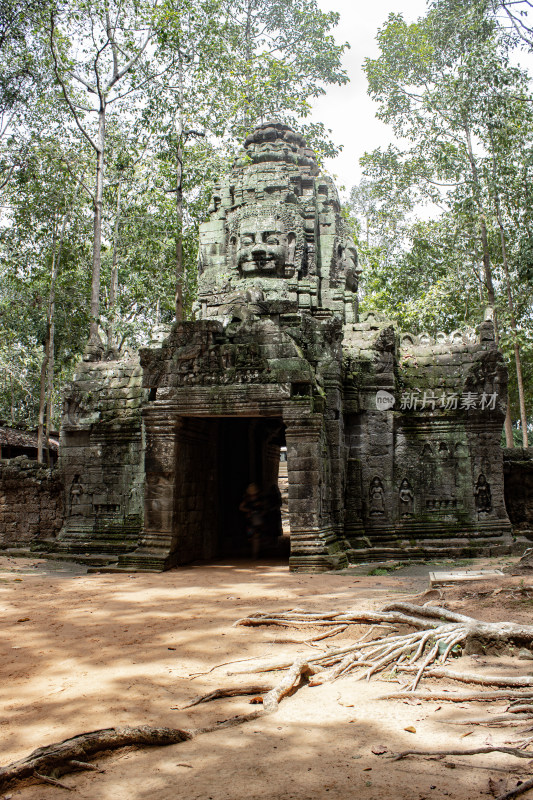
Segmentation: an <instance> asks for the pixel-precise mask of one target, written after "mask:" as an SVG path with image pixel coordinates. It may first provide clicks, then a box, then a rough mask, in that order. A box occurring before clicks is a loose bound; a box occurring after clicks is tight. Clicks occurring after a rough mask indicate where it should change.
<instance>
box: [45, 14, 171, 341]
mask: <svg viewBox="0 0 533 800" xmlns="http://www.w3.org/2000/svg"><path fill="white" fill-rule="evenodd" d="M156 2H157V0H154V3H153V5H148V6H146V5H145V4H142V3H134V2H129V3H122V2H119V1H117V2H113V1H112V0H79V2H78V3H77V4H76V6H75V7H73V6H72V4H70V5H69V7H68V9H67V10H65V12H63V13H60V12H55V11H53V10H52V12H51V14H50V50H51V53H52V58H53V64H54V73H55V76H56V79H57V82H58V84H59V85H60V87H61V90H62V93H63V97H64V99H65V102H66V104H67V106H68V109H69V111H70V113H71V114H72V117H73V120H74V122H75V124H76V126H77V127H78V129H79V131H80V133H81V135H82V136H83V138H84V139H85V140H86V141H87V143H88V144H89V146H90V147H91V148H92V150H93V151H94V154H95V182H94V190H93V191H92V193H91V197H92V203H93V207H94V235H93V260H92V280H91V324H90V341H91V343H92V344H93V345H96V346H100V345H101V342H100V336H99V330H98V328H99V317H100V270H101V263H102V212H103V198H104V166H105V151H106V121H107V120H106V117H107V112H108V109H109V107H110V106H112V105H114V104H117V106H118V107H120V106H121V105H122V112H123V113H125V111H124V105H125V103H127V106H128V108H131V106H132V105H133V103H134V102H135V101H136V100H137V101H138V100H139V93H140V92H141V91H142V89H143V87H144V86H145V85H146V83H147V82H149V81H150V80H152V79H153V78H154V75H155V72H154V70H153V69H152V67H151V59H150V58H149V57H148V55H147V47H148V44H149V42H150V41H151V39H152V36H153V27H152V25H153V13H154V10H155V6H156ZM80 41H81V42H83V43H84V44H83V46H82V47H79V42H80ZM82 90H85V93H87V94H88V95H89V99H92V100H93V101H94V102H93V104H92V105H91V106H87V105H85V102H86V101H85V98H84V99H83V100H82V99H81V97H82V95H81V91H82Z"/></svg>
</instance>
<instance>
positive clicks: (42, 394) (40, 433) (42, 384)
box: [37, 331, 49, 464]
mask: <svg viewBox="0 0 533 800" xmlns="http://www.w3.org/2000/svg"><path fill="white" fill-rule="evenodd" d="M48 341H49V340H48V331H47V332H46V340H45V343H44V358H43V363H42V364H41V377H40V381H39V424H38V427H37V461H38V462H39V464H42V463H43V441H44V406H45V402H46V372H47V368H48Z"/></svg>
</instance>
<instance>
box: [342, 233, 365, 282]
mask: <svg viewBox="0 0 533 800" xmlns="http://www.w3.org/2000/svg"><path fill="white" fill-rule="evenodd" d="M341 267H342V271H343V272H344V277H345V280H346V289H348V290H349V291H351V292H356V291H357V287H358V285H359V274H360V272H361V270H360V269H359V266H358V263H357V250H356V249H355V245H354V243H353V242H352V241H351V240H349V242H348V246H347V247H346V248H345V249H344V251H343V254H342V264H341Z"/></svg>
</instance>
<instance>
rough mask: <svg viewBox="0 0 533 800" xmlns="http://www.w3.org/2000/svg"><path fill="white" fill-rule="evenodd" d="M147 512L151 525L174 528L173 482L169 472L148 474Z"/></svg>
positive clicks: (161, 528) (165, 529)
mask: <svg viewBox="0 0 533 800" xmlns="http://www.w3.org/2000/svg"><path fill="white" fill-rule="evenodd" d="M146 504H147V505H146V512H147V517H148V523H149V526H150V527H152V528H159V530H163V531H168V530H171V529H172V483H171V476H170V475H169V474H167V473H161V474H159V475H157V474H153V473H151V474H148V475H147V476H146Z"/></svg>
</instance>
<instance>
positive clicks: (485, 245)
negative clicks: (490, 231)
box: [463, 117, 497, 327]
mask: <svg viewBox="0 0 533 800" xmlns="http://www.w3.org/2000/svg"><path fill="white" fill-rule="evenodd" d="M463 125H464V132H465V140H466V151H467V154H468V161H469V164H470V171H471V173H472V183H473V185H474V189H475V194H476V198H475V200H476V205H477V206H478V208H479V212H480V214H479V230H480V236H481V247H482V251H483V273H484V283H485V288H486V290H487V302H488V304H489V306H491V307H492V308H493V309H494V326H495V327H496V324H497V323H496V303H495V292H494V282H493V280H492V265H491V260H490V250H489V238H488V235H487V223H486V221H485V219H486V216H485V209H484V208H483V203H482V201H481V186H480V182H479V173H478V169H477V164H476V159H475V157H474V151H473V149H472V136H471V133H470V126H469V125H468V122H467V120H466V119H465V118H464V117H463Z"/></svg>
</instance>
